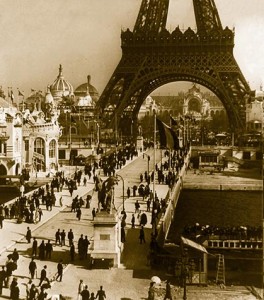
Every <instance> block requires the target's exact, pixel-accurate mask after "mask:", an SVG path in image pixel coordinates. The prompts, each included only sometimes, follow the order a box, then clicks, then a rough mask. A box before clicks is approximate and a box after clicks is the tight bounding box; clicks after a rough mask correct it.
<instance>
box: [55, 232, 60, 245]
mask: <svg viewBox="0 0 264 300" xmlns="http://www.w3.org/2000/svg"><path fill="white" fill-rule="evenodd" d="M57 244H59V245H61V232H60V229H58V230H57V231H56V233H55V245H57Z"/></svg>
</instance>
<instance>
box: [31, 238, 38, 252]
mask: <svg viewBox="0 0 264 300" xmlns="http://www.w3.org/2000/svg"><path fill="white" fill-rule="evenodd" d="M37 251H38V241H37V240H36V238H35V237H34V238H33V244H32V256H37Z"/></svg>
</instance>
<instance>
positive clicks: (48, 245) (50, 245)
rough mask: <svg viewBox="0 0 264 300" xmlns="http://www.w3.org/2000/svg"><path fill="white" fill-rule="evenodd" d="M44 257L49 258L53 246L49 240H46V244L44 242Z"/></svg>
mask: <svg viewBox="0 0 264 300" xmlns="http://www.w3.org/2000/svg"><path fill="white" fill-rule="evenodd" d="M45 250H46V258H49V259H50V258H51V252H52V251H53V246H52V244H51V242H50V240H48V242H47V244H46V249H45Z"/></svg>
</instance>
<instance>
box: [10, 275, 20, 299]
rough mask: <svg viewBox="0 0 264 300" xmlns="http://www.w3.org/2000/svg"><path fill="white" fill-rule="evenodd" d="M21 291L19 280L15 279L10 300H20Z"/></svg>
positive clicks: (11, 286) (11, 287)
mask: <svg viewBox="0 0 264 300" xmlns="http://www.w3.org/2000/svg"><path fill="white" fill-rule="evenodd" d="M19 294H20V290H19V287H18V284H17V278H13V281H12V283H11V285H10V298H11V299H12V300H19Z"/></svg>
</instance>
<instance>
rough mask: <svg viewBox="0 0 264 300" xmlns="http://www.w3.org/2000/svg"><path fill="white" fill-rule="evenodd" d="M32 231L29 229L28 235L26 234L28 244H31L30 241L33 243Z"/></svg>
mask: <svg viewBox="0 0 264 300" xmlns="http://www.w3.org/2000/svg"><path fill="white" fill-rule="evenodd" d="M31 237H32V236H31V230H30V228H29V227H28V228H27V233H26V240H27V242H28V243H30V241H31Z"/></svg>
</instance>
